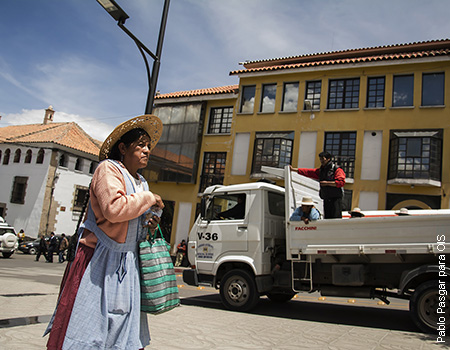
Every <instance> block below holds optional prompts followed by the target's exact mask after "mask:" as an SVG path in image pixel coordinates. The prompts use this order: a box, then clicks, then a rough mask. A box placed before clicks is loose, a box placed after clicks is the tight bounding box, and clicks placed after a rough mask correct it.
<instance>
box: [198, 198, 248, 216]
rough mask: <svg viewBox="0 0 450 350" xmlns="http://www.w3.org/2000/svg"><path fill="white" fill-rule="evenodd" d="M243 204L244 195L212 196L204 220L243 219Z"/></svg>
mask: <svg viewBox="0 0 450 350" xmlns="http://www.w3.org/2000/svg"><path fill="white" fill-rule="evenodd" d="M245 202H246V195H245V193H239V194H226V195H225V194H224V195H217V196H214V197H213V198H212V199H211V200H210V202H209V205H208V208H207V210H206V218H205V219H207V220H223V219H243V218H244V217H245Z"/></svg>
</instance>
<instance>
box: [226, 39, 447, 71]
mask: <svg viewBox="0 0 450 350" xmlns="http://www.w3.org/2000/svg"><path fill="white" fill-rule="evenodd" d="M446 55H450V40H448V39H445V40H437V41H427V42H421V43H412V44H401V45H391V46H381V47H371V48H366V49H352V50H346V51H335V52H329V53H319V54H313V55H303V56H293V57H286V58H274V59H270V60H261V61H247V62H245V63H244V67H245V68H246V69H242V70H235V71H232V72H230V75H235V74H245V73H253V72H261V71H274V70H283V69H295V68H305V67H315V66H326V65H335V64H351V63H362V62H372V61H387V60H400V59H414V58H421V57H430V56H446Z"/></svg>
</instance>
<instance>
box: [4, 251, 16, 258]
mask: <svg viewBox="0 0 450 350" xmlns="http://www.w3.org/2000/svg"><path fill="white" fill-rule="evenodd" d="M13 253H14V252H8V253H6V252H3V253H2V255H3V257H4V258H5V259H8V258H9V257H10V256H11V255H13Z"/></svg>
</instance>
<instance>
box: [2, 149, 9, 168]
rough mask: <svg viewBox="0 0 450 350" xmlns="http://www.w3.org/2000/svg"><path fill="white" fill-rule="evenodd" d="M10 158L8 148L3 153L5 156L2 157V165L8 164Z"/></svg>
mask: <svg viewBox="0 0 450 350" xmlns="http://www.w3.org/2000/svg"><path fill="white" fill-rule="evenodd" d="M10 156H11V150H10V149H9V148H7V149H6V151H5V156H4V157H3V165H8V164H9V157H10Z"/></svg>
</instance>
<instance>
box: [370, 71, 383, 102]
mask: <svg viewBox="0 0 450 350" xmlns="http://www.w3.org/2000/svg"><path fill="white" fill-rule="evenodd" d="M384 82H385V78H384V77H377V78H368V79H367V108H380V107H384Z"/></svg>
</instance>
